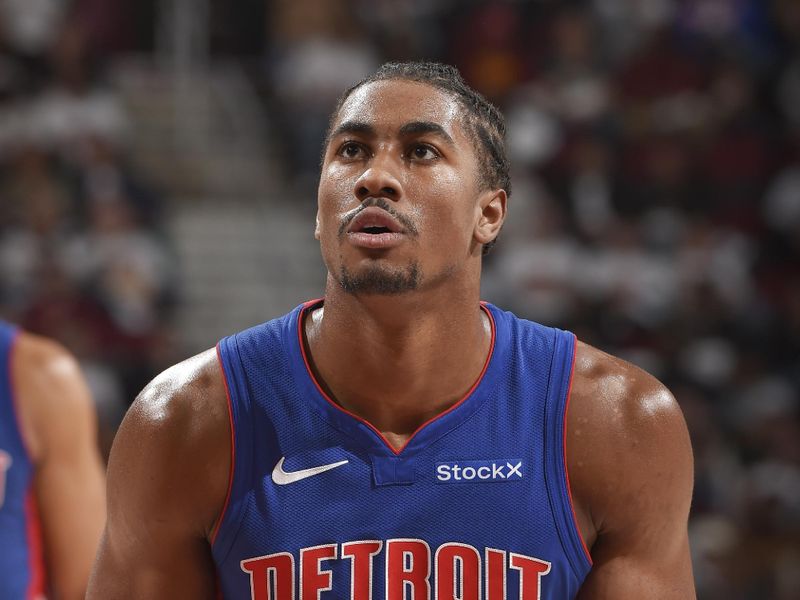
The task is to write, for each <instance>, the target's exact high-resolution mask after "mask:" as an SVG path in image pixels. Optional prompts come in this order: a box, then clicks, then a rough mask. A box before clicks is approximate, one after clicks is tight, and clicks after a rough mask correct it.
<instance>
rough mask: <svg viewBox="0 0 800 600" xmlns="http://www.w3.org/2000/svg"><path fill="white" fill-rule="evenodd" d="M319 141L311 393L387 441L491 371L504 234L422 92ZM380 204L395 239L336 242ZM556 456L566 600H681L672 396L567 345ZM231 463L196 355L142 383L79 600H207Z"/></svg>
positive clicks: (490, 201)
mask: <svg viewBox="0 0 800 600" xmlns="http://www.w3.org/2000/svg"><path fill="white" fill-rule="evenodd" d="M332 131H333V135H332V137H331V139H330V140H329V142H328V145H327V148H326V152H325V156H324V160H323V165H322V172H321V178H320V187H319V195H318V207H319V208H318V214H317V226H316V231H315V235H316V237H317V239H319V240H320V245H321V248H322V254H323V258H324V260H325V264H326V266H327V268H328V278H327V282H326V290H325V304H324V307H322V308H318V309H317V310H315V311H313V312H312V313H311V314H310V315H308V316H307V318H306V321H305V323H304V334H305V339H304V343H305V345H306V349H307V352H308V355H309V357H310V362H311V366H312V369H313V370H314V372H315V375H316V377H317V379H318V380H319V381H321V382H322V385H323V387H324V388H325V391H326V392H327V393H328V394H329V395H330V396H331V397H332V398H334V399H335V401H337V402H338V403H339V404H341V405H342V406H343V407H344V408H346V409H347V410H349V411H351V412H353V413H356V414H358V415H359V416H361V417H363V418H365V419H366V420H368V421H369V422H370V423H372V424H373V425H374V426H375V427H376V428H377V429H378V430H379V431H381V432H382V433H383V434H384V436H385V437H386V438H387V440H388V441H389V442H390V443H391V444H392V445H393V446H394V447H395V448H401V447H402V446H403V445H404V444H405V443H406V441H407V440H408V439H409V436H410V435H411V434H412V433H413V432H414V431H415V430H416V429H417V427H419V426H420V425H421V424H422V423H425V422H426V421H428V420H429V419H430V418H431V417H433V416H435V415H437V414H440V413H441V412H442V411H444V410H446V409H447V408H448V407H450V406H451V405H452V404H453V403H454V402H456V401H457V400H458V399H459V398H460V397H461V396H462V395H463V394H464V393H465V392H466V391H467V390H468V389H469V388H470V386H471V385H472V383H473V382H474V381H475V379H476V377H477V376H478V374H479V373H480V371H481V368H482V366H483V364H484V363H485V360H486V357H487V354H488V352H489V346H490V335H491V333H490V328H489V325H488V323H487V322H486V320H485V317H484V315H483V313H482V311H481V310H479V308H478V306H479V291H480V273H481V249H482V247H483V245H484V244H486V243H488V242H490V241H491V240H493V239H494V238H495V237H496V236H497V234H498V232H499V230H500V227H501V226H502V223H503V221H504V219H505V216H506V194H505V192H504V191H503V190H492V189H485V186H484V185H483V184H482V183H481V182H480V181H479V179H478V176H477V173H478V156H477V153H476V150H475V146H474V142H473V140H472V138H470V137H469V135H468V134H467V133H466V131H465V129H464V127H463V124H462V115H461V107H460V106H459V105H458V103H457V102H456V101H455V100H454V99H453V98H452V97H451V96H450V95H448V94H446V93H444V92H442V91H440V90H438V89H436V88H434V87H432V86H429V85H426V84H422V83H415V82H410V81H406V80H389V81H380V82H377V83H370V84H366V85H364V86H362V87H361V88H359V89H358V90H356V92H354V93H353V94H352V95H351V96H350V98H349V99H348V100H347V101H346V102H345V103H344V104H343V106H342V108H341V110H340V111H339V113H338V114H337V115H336V118H335V121H334V123H333V129H332ZM382 203H383V204H388V205H389V206H390V207H391V210H392V212H393V213H395V214H396V215H398V217H397V219H396V221H397V223H400V225H401V227H399V231H398V232H395V233H397V234H398V235H397V236H393V237H392V236H388V237H387V238H386V240H387V242H386V244H385V246H380V245H378V247H374V246H369V245H368V244H367V243H365V242H364V240H363V238H361V237H359V236H358V235H350V234H351V233H352V232H351V231H349V230H348V223H352V222H353V221H352V218H353V214H354V211H359V210H362V207H364V206H372V205H379V204H382ZM370 243H371V242H370ZM390 284H391V285H390ZM384 285H387V286H389V287H383V286H384ZM359 286H361V287H359ZM391 286H395V287H391ZM397 286H399V287H400V288H402V290H403V291H400V292H397V293H377V292H376V291H375V290H377V289H383V290H387V289H396V288H397ZM359 290H361V291H359ZM354 364H357V365H358V369H353V368H352V366H353V365H354ZM566 447H567V461H568V467H569V476H570V484H571V490H572V496H573V501H574V507H575V513H576V518H577V521H578V524H579V529H580V531H581V534H582V536H583V538H584V540H585V541H586V544H587V547H588V549H589V551H590V552H591V554H592V559H593V561H594V568H593V570H592V572H591V573H590V575H589V576H588V578H587V580H586V582H585V584H584V587H583V589H582V591H581V593H580V595H579V598H581V599H582V600H585V599H598V600H603V599H609V600H611V599H614V600H641V599H642V598H659V599H675V600H686V599H688V598H693V597H694V587H693V583H692V574H691V565H690V560H689V550H688V538H687V519H688V509H689V502H690V498H691V490H692V456H691V448H690V446H689V441H688V435H687V432H686V426H685V424H684V421H683V417H682V415H681V413H680V410H679V409H678V407H677V404H676V403H675V401H674V399H673V398H672V396H671V395H670V394H669V392H668V391H667V390H666V389H665V388H664V387H663V386H662V385H661V384H660V383H658V382H657V381H656V380H655V379H653V378H652V377H650V376H649V375H647V374H646V373H644V372H642V371H641V370H639V369H637V368H636V367H633V366H632V365H630V364H628V363H625V362H624V361H621V360H619V359H616V358H614V357H611V356H609V355H606V354H604V353H602V352H600V351H599V350H596V349H594V348H592V347H590V346H587V345H585V344H579V346H578V349H577V357H576V366H575V375H574V379H573V385H572V391H571V398H570V404H569V412H568V423H567V439H566ZM230 471H231V431H230V422H229V417H228V412H227V401H226V395H225V388H224V382H223V380H222V376H221V371H220V366H219V363H218V360H217V356H216V353H215V351H214V350H209V351H206V352H204V353H202V354H200V355H198V356H196V357H194V358H191V359H189V360H187V361H185V362H183V363H181V364H179V365H177V366H175V367H173V368H172V369H169V370H168V371H166V372H165V373H163V374H162V375H161V376H159V377H158V378H157V379H156V380H155V381H154V382H152V383H151V384H150V385H149V386H148V387H147V388H146V389H145V390H144V391H143V392H142V394H141V395H140V396H139V398H138V399H137V400H136V402H135V403H134V405H133V407H132V408H131V410H130V411H129V413H128V415H127V416H126V418H125V420H124V421H123V423H122V426H121V427H120V430H119V433H118V434H117V438H116V440H115V442H114V447H113V449H112V453H111V459H110V464H109V475H108V478H109V481H108V490H109V491H108V497H109V519H108V524H107V527H106V530H105V534H104V536H103V541H102V544H101V549H100V552H99V555H98V559H97V562H96V565H95V570H94V573H93V577H92V581H91V584H90V590H89V595H88V597H89V598H91V599H98V600H99V599H106V598H114V599H118V598H119V599H126V598H130V599H134V598H152V599H156V600H157V599H162V598H163V599H165V600H166V599H170V600H172V599H176V598H187V599H188V598H192V599H198V598H209V599H210V598H214V597H215V582H214V579H215V575H214V566H213V561H212V559H211V554H210V544H211V542H212V541H213V537H214V533H215V530H216V526H217V522H218V520H219V517H220V515H221V513H222V511H223V507H224V504H225V499H226V494H227V488H228V481H229V477H230Z"/></svg>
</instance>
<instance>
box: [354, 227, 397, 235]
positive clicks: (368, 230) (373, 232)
mask: <svg viewBox="0 0 800 600" xmlns="http://www.w3.org/2000/svg"><path fill="white" fill-rule="evenodd" d="M360 231H361V232H362V233H369V234H370V235H377V234H379V233H392V230H391V229H389V228H388V227H379V226H371V227H364V228H363V229H361V230H360Z"/></svg>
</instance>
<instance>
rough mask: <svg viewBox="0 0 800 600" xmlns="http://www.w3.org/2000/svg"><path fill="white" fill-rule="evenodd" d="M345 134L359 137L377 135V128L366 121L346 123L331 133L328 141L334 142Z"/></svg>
mask: <svg viewBox="0 0 800 600" xmlns="http://www.w3.org/2000/svg"><path fill="white" fill-rule="evenodd" d="M343 133H357V134H359V135H365V136H370V135H375V128H374V127H373V126H372V125H370V124H369V123H365V122H364V121H345V122H344V123H342V124H341V125H339V126H338V127H337V128H336V129H334V130H333V131H331V134H330V135H329V136H328V140H332V139H333V138H335V137H337V136H339V135H342V134H343Z"/></svg>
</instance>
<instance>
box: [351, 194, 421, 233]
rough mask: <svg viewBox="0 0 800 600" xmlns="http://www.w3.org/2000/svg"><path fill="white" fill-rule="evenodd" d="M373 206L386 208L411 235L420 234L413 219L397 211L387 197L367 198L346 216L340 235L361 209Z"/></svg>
mask: <svg viewBox="0 0 800 600" xmlns="http://www.w3.org/2000/svg"><path fill="white" fill-rule="evenodd" d="M371 206H376V207H378V208H380V209H381V210H385V211H386V212H387V213H389V214H390V215H392V217H394V218H395V219H396V220H397V222H398V223H400V224H401V225H402V226H403V228H404V229H405V230H406V233H408V234H409V235H412V236H416V235H418V233H419V232H418V230H417V226H416V225H414V222H413V221H412V220H411V219H409V218H408V217H407V216H406V215H404V214H402V213H399V212H397V211H396V210H395V209H394V208H393V207H392V205H391V204H390V203H389V201H388V200H386V199H385V198H367V199H366V200H364V202H362V203H361V206H359V207H358V208H357V209H355V210H354V211H352V212H350V213H348V214H347V216H345V218H344V220H343V221H342V224H341V225H340V226H339V237H341V236H343V235H344V233H345V232H346V231H347V228H348V227H349V225H350V223H351V222H352V221H353V219H355V218H356V217H357V216H358V215H359V214H361V211H363V210H364V209H367V208H369V207H371Z"/></svg>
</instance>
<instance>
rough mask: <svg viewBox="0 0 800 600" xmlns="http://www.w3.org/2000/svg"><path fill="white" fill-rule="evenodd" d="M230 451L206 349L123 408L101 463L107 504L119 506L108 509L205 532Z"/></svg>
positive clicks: (224, 411)
mask: <svg viewBox="0 0 800 600" xmlns="http://www.w3.org/2000/svg"><path fill="white" fill-rule="evenodd" d="M230 452H231V442H230V420H229V417H228V404H227V395H226V392H225V384H224V381H223V377H222V373H221V369H220V366H219V362H218V360H217V354H216V350H215V349H210V350H207V351H205V352H202V353H200V354H198V355H196V356H194V357H192V358H189V359H187V360H185V361H183V362H181V363H179V364H177V365H175V366H173V367H171V368H169V369H167V370H166V371H164V372H163V373H161V374H160V375H158V376H157V377H156V378H155V379H154V380H153V381H152V382H150V383H149V384H148V385H147V386H146V387H145V388H144V390H142V392H141V393H140V394H139V396H138V397H137V398H136V400H135V401H134V402H133V404H132V405H131V407H130V409H129V410H128V413H127V414H126V415H125V418H124V419H123V421H122V424H121V425H120V428H119V431H118V432H117V436H116V438H115V440H114V445H113V447H112V450H111V456H110V459H109V484H108V485H109V498H110V499H112V503H113V499H114V498H116V499H117V500H118V501H119V502H118V503H113V504H112V510H113V507H114V506H115V505H116V506H121V505H124V506H127V507H129V508H135V510H136V511H138V513H141V517H142V518H145V517H147V515H148V514H150V515H152V514H160V515H162V516H164V515H166V516H174V517H176V519H177V518H180V519H183V518H184V517H185V518H186V519H191V520H192V521H193V522H192V523H191V525H194V526H196V527H197V529H198V530H200V529H202V531H203V533H206V534H207V533H210V530H211V528H212V525H213V522H214V521H215V519H216V517H217V516H218V514H219V511H220V510H221V508H222V504H223V502H224V498H225V496H226V494H227V483H228V475H229V469H230ZM189 506H191V507H193V510H191V509H189V510H187V509H186V507H189ZM156 507H157V508H156Z"/></svg>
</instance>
